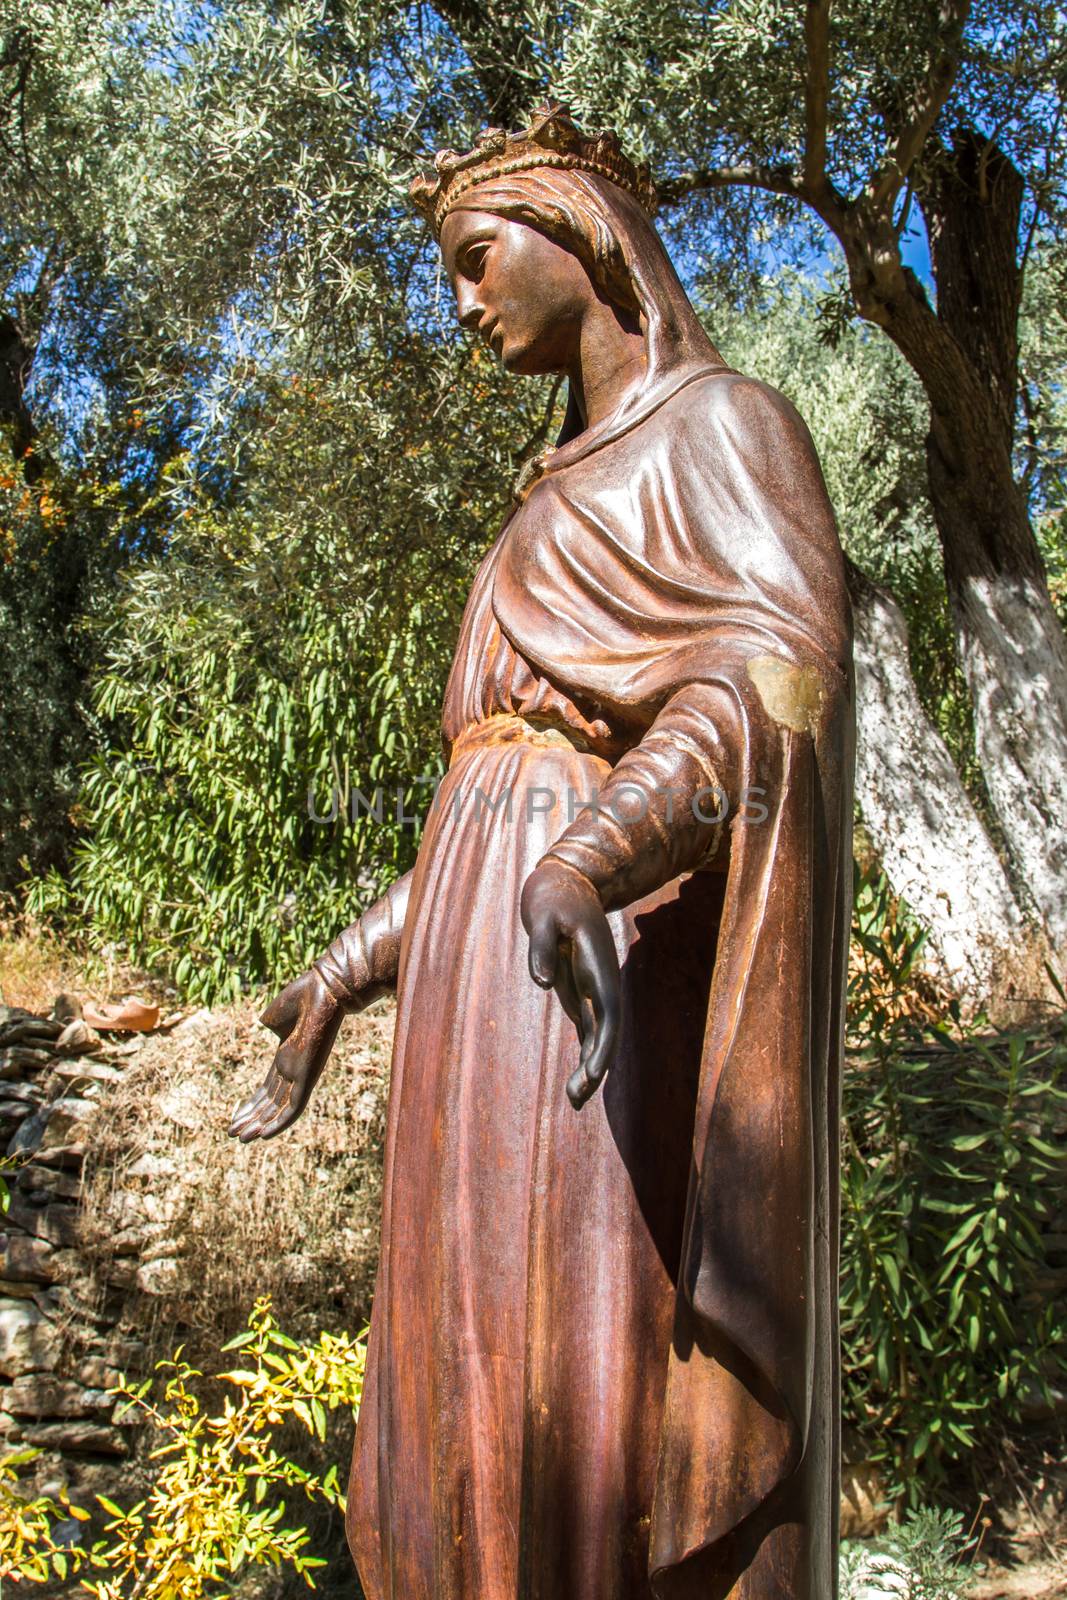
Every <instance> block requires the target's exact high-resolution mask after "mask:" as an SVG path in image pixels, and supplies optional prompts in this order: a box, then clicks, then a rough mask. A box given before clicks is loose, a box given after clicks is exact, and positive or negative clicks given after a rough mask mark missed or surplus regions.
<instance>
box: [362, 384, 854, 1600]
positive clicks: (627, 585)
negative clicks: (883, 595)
mask: <svg viewBox="0 0 1067 1600" xmlns="http://www.w3.org/2000/svg"><path fill="white" fill-rule="evenodd" d="M849 629H850V625H849V615H848V604H847V599H846V594H845V587H844V578H843V570H842V558H841V553H840V548H839V545H838V541H837V535H836V531H835V528H834V522H833V516H832V513H831V510H830V507H829V504H828V501H827V497H826V492H825V488H824V485H823V481H822V477H821V473H820V471H819V467H818V463H817V460H816V457H815V454H814V450H813V447H812V445H811V441H810V439H809V437H808V435H807V432H806V430H805V428H804V426H803V424H802V423H801V421H800V420H799V418H798V417H797V416H796V414H795V412H794V411H793V410H792V408H791V407H790V406H789V405H788V403H787V402H786V401H784V400H783V399H782V397H781V396H780V395H778V394H776V393H775V392H774V391H773V390H770V389H768V388H767V387H766V386H764V385H762V384H759V383H756V382H754V381H752V380H749V379H746V378H743V377H741V376H739V375H738V374H736V373H733V372H731V371H730V370H729V369H727V368H725V367H723V366H722V365H720V364H719V363H718V362H717V361H704V362H687V363H685V364H683V365H682V366H681V367H680V368H678V369H676V370H674V371H672V372H668V373H667V374H665V375H664V376H663V377H662V378H661V379H659V381H657V382H655V383H653V384H652V385H650V386H649V387H648V388H647V389H646V391H645V393H644V394H643V396H642V397H641V400H640V403H639V404H638V406H637V407H636V408H631V409H630V411H629V413H628V414H627V415H625V416H623V417H620V418H619V419H617V420H616V421H615V422H614V423H613V424H609V425H608V426H607V427H606V428H602V429H600V430H597V431H595V432H593V433H592V434H590V435H585V436H579V437H578V438H577V439H574V440H572V441H571V442H570V443H568V444H564V445H562V446H561V447H560V448H559V449H558V450H557V451H556V452H555V453H554V454H553V455H552V456H550V457H549V458H548V460H547V462H546V463H545V465H544V469H543V471H542V473H541V475H540V476H539V477H538V478H537V479H536V481H535V482H534V483H533V485H532V487H531V488H529V489H528V491H527V492H526V494H525V497H524V498H523V500H522V502H521V504H519V505H518V506H517V508H516V509H515V510H514V512H513V514H512V515H511V516H510V518H509V519H508V521H507V522H506V524H505V526H504V529H503V531H502V533H501V535H500V537H499V538H498V540H497V542H496V544H495V545H494V546H493V548H492V549H491V551H490V552H489V554H488V556H487V557H486V559H485V561H484V563H483V565H482V567H481V569H480V571H479V573H478V576H477V578H476V580H475V583H474V586H473V589H472V592H471V597H470V600H469V603H468V607H467V611H466V613H465V616H464V621H463V625H462V628H461V633H460V639H459V643H458V646H457V651H456V657H455V662H454V665H453V669H452V675H451V678H450V681H449V686H448V690H447V693H446V701H445V708H444V715H443V732H444V740H445V748H446V753H448V754H449V755H450V758H451V760H450V766H449V771H448V775H447V777H446V779H445V780H444V783H443V784H442V787H441V789H440V791H439V793H438V795H437V799H436V802H435V805H434V809H433V811H432V813H431V815H430V818H429V821H428V825H427V829H426V832H425V834H424V838H423V841H422V844H421V846H420V851H419V857H418V862H417V865H416V867H415V871H414V878H413V882H412V887H411V896H410V901H409V909H408V915H407V921H406V924H405V929H404V938H403V945H402V952H401V969H400V977H399V985H398V996H399V1010H398V1022H397V1033H396V1043H395V1047H394V1062H393V1081H392V1086H391V1092H390V1105H389V1116H388V1132H387V1145H386V1166H385V1200H384V1209H383V1237H382V1261H381V1269H380V1275H379V1284H378V1288H377V1291H376V1295H375V1303H374V1314H373V1320H372V1332H371V1341H370V1349H369V1355H368V1377H367V1390H366V1395H365V1399H364V1405H363V1409H362V1412H361V1416H360V1422H359V1429H358V1435H357V1446H356V1454H355V1459H354V1463H353V1473H352V1482H351V1488H350V1494H349V1531H350V1539H351V1543H352V1547H353V1552H354V1554H355V1557H356V1561H357V1565H358V1567H359V1571H360V1575H361V1578H362V1582H363V1585H364V1588H365V1591H366V1594H367V1596H368V1600H385V1597H389V1600H475V1597H477V1600H549V1597H551V1600H638V1597H640V1600H651V1597H652V1596H655V1597H656V1600H689V1597H693V1600H695V1597H697V1596H700V1597H701V1600H726V1597H730V1600H829V1597H832V1596H833V1594H834V1593H835V1592H836V1575H835V1563H836V1537H835V1505H836V1497H837V1475H838V1465H837V1416H838V1398H837V1395H838V1379H837V1354H836V1352H837V1321H836V1271H837V1214H838V1196H837V1183H836V1167H837V1139H838V1135H837V1125H838V1109H837V1107H838V1084H839V1065H840V1053H841V1040H842V1030H843V985H844V974H845V960H846V950H847V933H848V907H849V896H850V889H851V873H850V843H849V829H850V820H851V763H852V702H851V679H850V631H849ZM531 794H534V795H535V796H536V798H535V799H533V800H531ZM479 797H480V798H479ZM720 813H722V814H721V815H720ZM717 818H718V819H719V820H716V819H717ZM546 854H547V855H550V856H552V857H554V858H556V859H559V860H561V861H565V862H567V863H569V864H570V865H571V866H574V867H576V868H577V869H578V870H580V871H582V872H583V873H585V874H586V875H587V876H588V877H589V878H590V879H591V880H592V882H593V883H594V884H595V885H596V887H597V888H598V889H599V891H600V894H601V897H602V899H603V901H604V904H605V906H606V907H607V908H608V909H609V911H610V914H611V922H612V926H613V930H614V933H615V938H616V944H617V948H618V951H619V955H620V961H621V970H622V985H623V1025H622V1037H621V1040H620V1045H619V1051H618V1055H617V1059H616V1062H615V1065H614V1066H613V1068H612V1070H611V1071H610V1072H609V1075H608V1077H607V1079H606V1080H605V1084H604V1086H603V1088H602V1090H601V1091H600V1092H599V1093H598V1094H597V1095H596V1096H595V1097H594V1098H593V1100H591V1101H590V1102H589V1103H588V1104H587V1105H586V1106H585V1107H584V1108H583V1109H582V1110H581V1111H580V1112H576V1111H574V1110H573V1108H571V1106H570V1105H569V1103H568V1102H567V1100H566V1096H565V1083H566V1080H567V1077H568V1076H569V1074H570V1072H571V1071H573V1069H574V1066H575V1065H576V1060H577V1043H576V1040H575V1035H574V1029H573V1027H572V1026H571V1025H570V1023H569V1022H568V1021H567V1019H566V1017H565V1016H564V1015H563V1012H562V1010H561V1008H560V1006H559V1004H558V1001H557V1000H556V999H555V997H554V996H553V995H551V994H548V995H546V994H544V993H542V991H540V990H538V989H536V988H535V986H534V985H533V983H532V980H531V979H530V978H529V976H528V974H527V973H526V970H525V938H524V935H523V932H522V929H521V925H520V923H519V919H518V895H519V892H520V891H521V886H522V882H523V881H524V879H525V876H526V875H527V873H528V872H529V871H530V870H531V869H532V867H533V866H534V865H535V864H536V862H537V860H538V859H540V858H542V857H544V856H545V855H546Z"/></svg>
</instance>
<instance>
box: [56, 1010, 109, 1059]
mask: <svg viewBox="0 0 1067 1600" xmlns="http://www.w3.org/2000/svg"><path fill="white" fill-rule="evenodd" d="M103 1047H104V1041H103V1039H101V1037H100V1035H99V1034H98V1033H97V1032H96V1031H95V1030H94V1029H93V1028H90V1026H89V1024H88V1023H87V1022H83V1021H82V1019H81V1018H80V1017H78V1018H77V1019H76V1020H75V1021H74V1022H68V1023H67V1026H66V1027H65V1028H64V1029H63V1032H62V1033H61V1034H60V1035H59V1037H58V1039H57V1040H56V1045H55V1048H56V1054H57V1055H59V1056H82V1055H85V1056H90V1055H92V1054H93V1053H94V1051H96V1050H102V1049H103Z"/></svg>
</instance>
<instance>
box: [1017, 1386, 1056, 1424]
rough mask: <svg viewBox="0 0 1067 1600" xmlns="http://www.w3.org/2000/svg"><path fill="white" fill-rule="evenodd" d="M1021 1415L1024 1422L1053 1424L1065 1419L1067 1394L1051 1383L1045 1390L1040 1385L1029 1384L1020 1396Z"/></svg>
mask: <svg viewBox="0 0 1067 1600" xmlns="http://www.w3.org/2000/svg"><path fill="white" fill-rule="evenodd" d="M1019 1415H1020V1416H1021V1417H1022V1419H1023V1421H1024V1422H1051V1421H1052V1420H1053V1419H1054V1418H1056V1417H1065V1416H1067V1393H1065V1392H1064V1390H1063V1389H1061V1388H1060V1387H1059V1386H1058V1385H1057V1384H1053V1383H1050V1384H1049V1386H1048V1389H1047V1390H1045V1389H1043V1388H1042V1387H1041V1385H1040V1384H1037V1383H1028V1384H1027V1385H1026V1387H1025V1388H1024V1389H1023V1391H1022V1393H1021V1394H1020V1396H1019Z"/></svg>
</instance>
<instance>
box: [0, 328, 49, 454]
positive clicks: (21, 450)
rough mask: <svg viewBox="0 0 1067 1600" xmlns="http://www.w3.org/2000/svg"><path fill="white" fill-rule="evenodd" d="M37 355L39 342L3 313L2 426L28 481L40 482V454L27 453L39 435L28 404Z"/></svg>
mask: <svg viewBox="0 0 1067 1600" xmlns="http://www.w3.org/2000/svg"><path fill="white" fill-rule="evenodd" d="M36 354H37V346H36V341H31V340H30V339H29V338H28V337H27V335H26V332H25V330H24V329H23V328H22V327H20V325H19V323H18V322H16V320H15V318H14V317H13V316H11V314H10V313H9V312H7V311H3V312H0V426H3V427H6V428H7V431H8V437H9V439H10V441H11V452H12V454H13V456H14V457H15V460H16V461H17V462H18V463H19V465H20V467H21V469H22V474H23V477H24V478H25V480H26V482H27V483H36V482H38V480H39V479H40V477H41V475H42V473H43V471H44V467H43V464H42V463H41V461H40V460H39V459H38V458H37V456H35V455H32V454H27V452H28V451H29V450H30V447H31V446H32V445H33V443H34V441H35V439H36V438H37V428H36V425H35V423H34V420H33V417H32V416H31V415H30V409H29V406H28V405H27V404H26V385H27V384H28V383H29V380H30V371H31V369H32V367H33V358H34V356H35V355H36Z"/></svg>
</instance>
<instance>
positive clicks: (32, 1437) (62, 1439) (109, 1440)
mask: <svg viewBox="0 0 1067 1600" xmlns="http://www.w3.org/2000/svg"><path fill="white" fill-rule="evenodd" d="M22 1437H23V1439H24V1440H25V1442H26V1444H28V1445H30V1446H31V1447H32V1448H33V1449H35V1450H78V1451H85V1452H86V1453H89V1454H92V1455H99V1456H124V1455H125V1454H126V1450H127V1445H126V1440H125V1438H124V1437H123V1435H122V1433H121V1432H120V1431H119V1429H118V1428H111V1427H108V1426H107V1425H106V1424H105V1423H99V1422H85V1421H78V1420H77V1419H75V1418H72V1419H71V1420H70V1421H67V1422H41V1423H35V1424H33V1425H32V1426H30V1427H28V1428H24V1429H23V1433H22Z"/></svg>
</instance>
